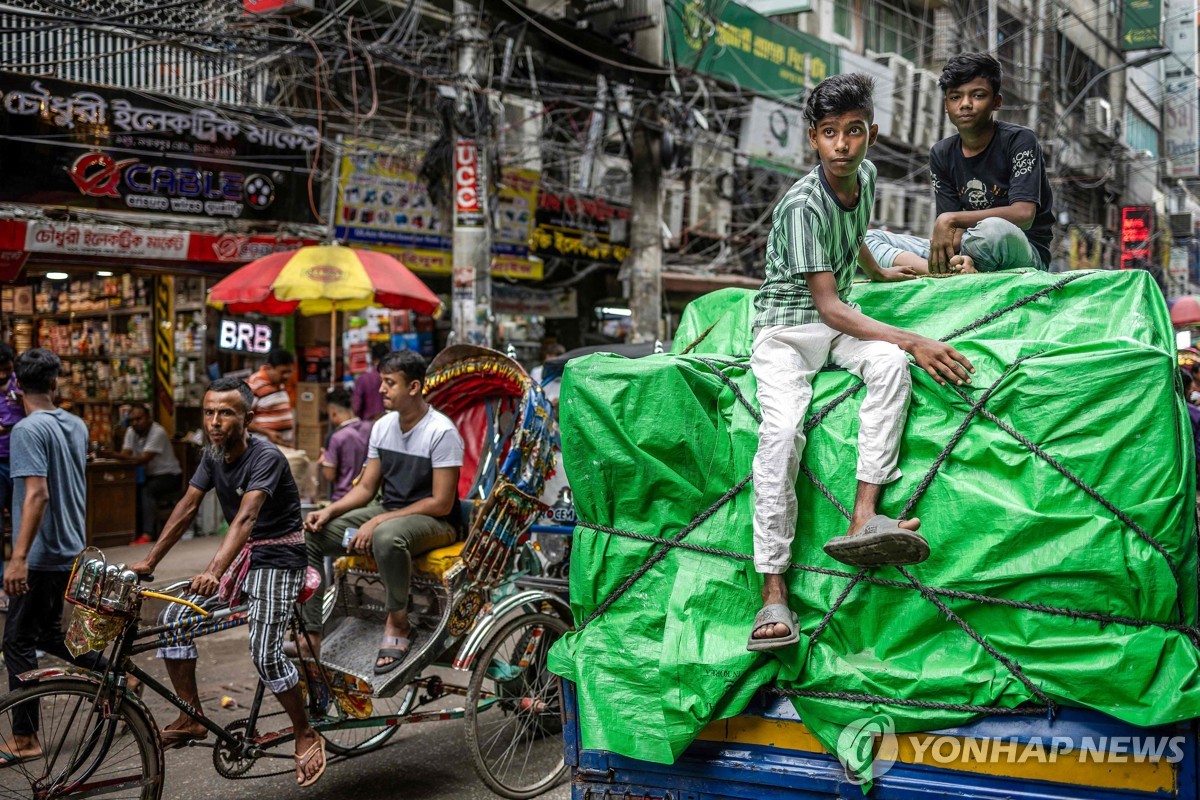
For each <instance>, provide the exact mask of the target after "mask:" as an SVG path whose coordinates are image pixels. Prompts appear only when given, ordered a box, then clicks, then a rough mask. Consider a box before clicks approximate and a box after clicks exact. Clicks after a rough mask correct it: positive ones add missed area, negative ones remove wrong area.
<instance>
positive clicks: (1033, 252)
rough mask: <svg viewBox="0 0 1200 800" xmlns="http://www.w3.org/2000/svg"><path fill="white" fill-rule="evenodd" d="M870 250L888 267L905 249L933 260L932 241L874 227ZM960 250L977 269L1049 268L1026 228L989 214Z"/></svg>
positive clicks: (868, 240) (970, 231)
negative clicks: (1031, 241)
mask: <svg viewBox="0 0 1200 800" xmlns="http://www.w3.org/2000/svg"><path fill="white" fill-rule="evenodd" d="M864 242H866V245H867V249H868V250H870V251H871V255H873V256H874V257H875V261H876V262H877V263H878V264H879V266H881V267H883V268H884V269H890V268H891V267H892V266H893V265H894V264H895V263H896V256H898V255H900V253H902V252H906V253H914V254H915V255H918V256H920V257H921V258H923V259H925V260H926V261H928V260H929V240H928V239H922V238H921V237H920V236H910V235H908V234H905V233H890V232H888V231H878V230H870V231H867V235H866V237H865V238H864ZM959 252H960V253H962V254H963V255H966V256H970V257H971V260H972V261H974V262H975V269H977V270H979V271H980V272H995V271H997V270H1001V269H1029V268H1031V267H1032V268H1033V269H1041V270H1044V269H1046V265H1045V264H1043V263H1042V257H1041V256H1040V255H1038V251H1037V249H1036V248H1035V247H1034V246H1033V245H1032V244H1030V243H1029V239H1028V237H1026V236H1025V231H1023V230H1021V229H1020V228H1018V227H1017V226H1016V225H1014V224H1012V223H1011V222H1009V221H1008V220H1006V219H1000V218H999V217H988V218H987V219H985V220H983V221H982V222H979V223H977V224H976V225H974V226H973V227H970V228H967V230H966V232H965V233H963V238H962V247H961V248H960V249H959Z"/></svg>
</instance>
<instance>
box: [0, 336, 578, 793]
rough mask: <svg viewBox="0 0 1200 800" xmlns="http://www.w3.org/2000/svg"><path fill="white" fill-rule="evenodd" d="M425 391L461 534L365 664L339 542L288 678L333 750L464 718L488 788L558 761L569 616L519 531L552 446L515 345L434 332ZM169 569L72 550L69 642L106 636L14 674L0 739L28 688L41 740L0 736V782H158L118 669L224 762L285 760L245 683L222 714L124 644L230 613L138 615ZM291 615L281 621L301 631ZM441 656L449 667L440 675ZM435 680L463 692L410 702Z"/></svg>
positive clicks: (153, 639) (371, 577)
mask: <svg viewBox="0 0 1200 800" xmlns="http://www.w3.org/2000/svg"><path fill="white" fill-rule="evenodd" d="M425 391H426V393H427V397H428V400H429V402H430V404H431V405H433V406H434V407H435V408H437V409H438V410H440V411H442V412H443V413H445V414H446V415H447V416H449V417H450V418H451V419H452V420H454V422H455V424H456V425H457V426H458V427H459V430H460V431H461V433H462V434H463V438H464V442H465V444H466V454H465V461H464V467H463V470H462V480H461V482H460V484H459V495H460V497H461V498H462V500H463V503H462V505H463V507H464V518H465V521H466V523H467V524H466V530H467V531H468V533H467V535H466V539H465V541H464V542H460V543H458V544H454V545H451V546H449V547H444V548H440V549H438V550H434V551H432V552H430V553H427V554H425V555H423V556H421V557H419V558H417V559H415V560H414V578H413V582H412V594H411V606H410V614H411V619H412V623H413V624H414V625H415V626H416V627H417V628H418V630H420V631H421V633H422V634H423V635H422V636H421V637H419V639H418V644H417V646H415V647H414V649H413V651H412V652H411V653H409V654H408V656H407V657H406V658H405V660H404V662H403V664H402V665H401V666H400V667H399V668H398V669H396V670H394V671H393V672H392V673H389V674H388V675H386V676H377V675H375V674H374V670H373V663H374V658H375V655H374V647H373V643H374V642H376V641H377V640H378V638H379V633H380V630H381V627H382V623H383V587H382V583H381V581H380V577H379V574H378V572H377V571H376V569H375V564H374V562H373V560H372V559H371V558H370V557H368V556H346V557H343V558H340V559H338V560H337V561H336V563H335V565H334V574H335V580H334V581H333V583H332V585H331V588H330V589H329V590H328V591H327V593H326V596H325V597H324V598H323V602H324V609H325V611H326V616H327V618H328V622H329V624H328V625H327V629H329V628H331V627H332V630H331V631H330V633H329V634H328V635H327V636H326V637H325V639H324V643H323V647H322V652H321V658H320V661H319V662H318V661H314V660H311V659H305V660H304V661H303V662H302V663H301V666H302V667H303V668H302V669H301V671H300V673H301V683H302V686H303V687H304V690H305V694H306V698H307V703H308V706H309V709H310V714H311V716H312V718H313V720H314V726H315V727H316V729H317V730H318V731H319V732H320V733H321V735H322V736H324V737H325V739H326V747H327V752H328V753H329V754H330V757H331V761H332V763H336V758H337V757H338V756H342V757H347V756H354V755H357V754H361V753H366V752H370V751H373V750H376V749H378V748H380V747H382V746H384V745H385V744H387V742H388V741H389V740H390V739H391V738H392V737H393V736H394V735H395V733H396V731H397V730H399V728H400V727H401V726H404V725H410V724H414V723H417V722H426V721H434V720H445V719H465V722H466V726H465V729H466V741H467V744H468V747H469V749H470V750H471V752H472V755H473V761H474V766H475V768H476V771H477V772H478V774H479V776H480V778H481V779H482V780H483V781H484V783H486V784H487V785H488V787H489V788H490V789H492V790H493V791H495V792H496V793H498V794H500V795H502V796H504V797H509V798H529V797H535V796H537V795H538V794H541V793H542V792H544V791H546V790H547V789H549V788H550V787H552V786H554V785H555V784H556V783H558V782H559V781H561V780H562V779H563V778H564V777H565V775H566V767H565V765H564V763H563V744H562V717H561V698H560V688H559V682H558V681H557V679H555V678H554V677H553V676H552V675H551V674H550V673H549V672H548V671H547V670H546V668H545V660H546V653H547V651H548V650H549V647H550V645H551V644H553V642H554V641H556V640H557V639H558V638H559V637H560V636H561V635H562V634H563V633H564V632H565V631H566V630H567V629H568V625H569V624H570V623H569V620H570V612H569V607H568V605H567V602H566V601H565V599H564V598H563V597H562V596H561V595H560V594H559V593H558V592H556V591H554V590H555V589H557V588H559V584H558V583H556V582H554V581H551V582H549V583H546V582H545V580H546V574H547V572H546V570H547V567H553V566H554V565H553V564H547V561H546V559H545V555H544V554H542V555H541V556H536V555H535V553H536V550H537V541H536V536H534V537H532V538H531V534H530V527H531V525H532V523H533V521H534V519H535V517H536V516H537V515H538V514H539V513H541V512H542V510H543V506H542V504H541V503H540V502H539V500H538V497H539V496H540V495H541V493H542V490H543V486H544V484H545V480H546V477H547V475H548V474H549V473H550V472H551V470H552V469H553V465H554V461H555V459H554V449H555V445H554V443H555V439H554V436H553V429H552V409H551V407H550V404H549V403H548V402H547V401H546V399H545V396H544V394H543V393H542V390H541V388H540V387H538V386H537V385H535V384H534V383H533V382H532V381H531V380H530V379H529V376H528V375H527V374H526V373H525V371H524V369H522V368H521V366H520V365H519V364H518V363H517V362H516V361H514V360H513V359H512V358H509V357H508V356H505V355H504V354H502V353H499V352H496V351H494V350H489V349H485V348H480V347H474V346H469V345H460V346H454V347H450V348H447V349H446V350H444V351H443V352H442V353H441V354H439V355H438V356H437V358H435V359H434V360H433V362H432V363H431V364H430V368H429V372H428V375H427V379H426V386H425ZM186 586H187V582H182V583H178V584H174V585H172V586H167V587H162V588H160V589H157V590H150V589H145V588H142V587H140V586H137V585H136V576H133V575H132V573H127V572H122V568H121V567H120V566H118V565H111V566H110V565H108V564H107V562H106V561H105V560H104V557H103V554H101V553H100V552H99V551H97V550H95V549H94V548H89V550H85V551H84V553H82V554H81V555H80V557H79V559H78V560H77V561H76V565H75V570H74V572H73V573H72V578H71V582H70V585H69V588H68V592H67V600H68V601H69V602H70V603H71V604H72V606H73V609H72V622H71V625H70V627H69V629H68V634H67V640H68V641H67V643H68V647H70V648H71V649H72V652H74V653H76V654H80V653H84V652H87V651H89V650H97V651H103V650H104V649H105V648H108V649H109V652H108V657H107V666H106V667H105V668H104V669H103V670H98V671H93V670H87V669H83V668H80V667H75V666H68V667H52V668H47V669H40V670H37V671H35V672H32V673H28V674H26V675H25V676H23V677H24V679H26V680H31V681H37V682H36V683H35V684H34V685H31V686H27V687H24V688H22V689H19V690H17V691H15V692H11V693H9V694H8V695H6V696H4V697H3V698H0V737H3V738H4V740H6V741H7V740H10V737H11V735H12V723H13V718H14V716H15V715H16V714H21V713H25V714H28V712H29V710H30V708H31V706H30V705H29V704H30V703H31V702H33V701H38V706H40V721H41V740H42V741H41V744H42V750H43V753H42V755H41V756H38V757H32V758H28V759H25V760H22V759H18V758H14V757H13V756H12V754H8V753H0V759H2V760H4V761H7V762H9V765H8V766H7V767H6V768H4V769H0V795H5V796H15V797H36V798H58V797H91V796H98V795H101V794H102V795H104V796H105V797H106V798H123V797H131V798H141V800H157V798H159V797H160V796H161V793H162V784H163V769H164V766H163V747H162V742H161V741H160V739H159V736H158V734H157V731H158V726H157V725H156V724H155V721H154V719H153V717H152V716H151V714H150V711H149V710H148V709H147V707H146V705H145V704H144V703H143V701H142V699H141V697H139V696H137V695H136V694H134V693H132V692H130V691H129V690H128V688H127V681H126V676H127V675H133V676H135V677H137V678H138V679H140V680H141V681H143V683H144V685H145V686H146V687H148V689H149V690H150V691H153V692H155V693H157V694H159V695H161V696H162V697H164V698H165V699H166V700H167V701H168V702H170V703H171V704H172V705H174V706H175V707H177V708H179V709H180V710H182V711H183V712H185V713H187V714H189V715H191V716H192V717H193V718H195V719H196V720H197V721H198V722H200V723H201V724H203V725H204V726H205V727H206V728H208V730H209V731H210V732H211V733H213V734H214V735H215V737H216V740H215V744H208V743H206V742H198V743H192V744H191V746H210V747H212V749H213V765H214V767H215V768H216V770H217V772H218V773H219V774H220V775H222V776H223V777H225V778H230V779H236V778H251V777H265V776H266V775H278V774H281V773H283V772H287V773H290V772H291V771H292V770H291V769H290V768H287V769H283V770H281V769H280V767H281V766H287V763H286V762H283V763H281V762H280V761H279V760H277V759H288V761H289V762H290V758H291V747H290V743H291V741H292V735H291V731H290V730H289V729H283V730H272V729H271V725H270V723H268V720H269V719H270V718H271V717H278V716H281V715H282V711H272V712H270V713H268V711H267V710H266V709H264V707H263V703H262V700H263V696H264V687H263V686H262V684H261V683H260V684H259V685H258V688H257V691H256V693H255V696H254V700H253V701H252V703H251V704H250V708H249V714H248V716H247V717H246V718H244V719H240V720H238V721H236V722H233V723H231V724H229V725H226V726H223V727H222V726H220V725H218V724H216V723H215V722H213V721H212V720H209V719H208V718H206V717H203V716H200V715H199V714H198V713H197V712H196V711H195V710H194V709H192V708H191V707H190V706H188V704H187V703H185V702H184V701H183V700H181V699H180V698H179V697H178V696H176V695H175V694H174V693H173V692H172V691H171V690H170V689H169V688H168V687H167V686H164V685H163V684H162V683H160V682H159V681H158V680H156V679H155V678H154V677H153V676H151V675H149V674H147V673H146V672H145V671H144V670H143V669H141V668H140V667H139V666H138V665H137V664H135V663H134V662H133V660H132V658H131V656H133V655H135V654H137V653H142V652H146V651H148V650H152V649H155V648H157V647H159V646H160V645H164V644H170V643H172V642H175V641H178V640H179V639H180V638H182V637H184V636H187V637H191V638H194V637H197V636H203V635H206V634H209V633H214V632H216V631H219V630H226V629H228V628H232V627H236V626H238V625H241V624H244V623H245V607H244V606H243V607H237V608H224V609H221V610H218V611H215V612H212V613H211V614H205V613H204V612H203V611H202V610H201V609H199V608H196V609H195V613H193V614H187V615H184V616H183V619H181V620H180V621H179V622H178V623H177V624H175V625H162V624H145V623H143V621H142V620H141V617H142V613H141V612H142V606H143V601H144V600H145V599H146V598H155V599H158V600H162V601H165V602H175V603H181V602H185V601H183V600H181V599H180V598H178V597H175V596H173V594H172V593H173V592H177V591H180V590H182V589H185V588H186ZM294 616H295V619H294V620H293V623H292V624H293V626H294V628H295V632H296V635H298V636H303V635H304V632H303V630H302V629H301V628H302V623H301V622H300V620H299V615H298V614H297V615H294ZM447 671H449V674H450V675H449V677H447V675H446V673H447ZM456 674H461V675H462V676H463V677H462V679H461V680H454V677H453V676H455V675H456ZM449 695H461V696H464V698H465V700H464V702H463V704H462V705H461V706H458V707H454V708H450V709H446V708H441V707H439V708H436V709H434V710H426V711H422V710H419V709H420V708H421V707H423V706H428V705H431V704H434V703H438V701H442V700H443V698H445V697H447V696H449ZM440 705H442V704H441V703H439V706H440ZM38 706H34V707H33V708H37V707H38ZM284 724H286V723H284ZM6 756H7V757H6Z"/></svg>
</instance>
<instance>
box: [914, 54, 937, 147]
mask: <svg viewBox="0 0 1200 800" xmlns="http://www.w3.org/2000/svg"><path fill="white" fill-rule="evenodd" d="M937 82H938V76H937V74H936V73H933V72H930V71H929V70H926V69H922V70H917V72H916V79H915V81H914V83H915V88H916V92H917V95H916V98H915V99H914V101H913V106H914V108H913V127H912V137H911V138H910V139H909V141H910V142H911V143H912V146H913V147H915V148H917V149H918V150H928V149H929V148H930V147H932V146H933V143H934V142H936V141H938V140H939V139H941V138H942V119H943V117H944V116H945V115H944V114H943V113H942V102H941V99H942V93H941V91H940V90H939V89H938V85H937Z"/></svg>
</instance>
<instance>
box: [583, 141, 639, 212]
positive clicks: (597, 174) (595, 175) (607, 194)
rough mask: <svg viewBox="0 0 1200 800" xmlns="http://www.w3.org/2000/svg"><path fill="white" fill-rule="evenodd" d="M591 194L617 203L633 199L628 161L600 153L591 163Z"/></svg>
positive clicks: (631, 176) (631, 178)
mask: <svg viewBox="0 0 1200 800" xmlns="http://www.w3.org/2000/svg"><path fill="white" fill-rule="evenodd" d="M591 192H592V194H596V195H599V196H600V197H603V198H606V199H608V200H612V201H615V202H618V203H628V202H629V201H630V199H631V198H632V197H633V173H632V170H631V168H630V166H629V159H628V158H624V157H622V156H610V155H608V154H607V153H600V154H599V155H597V156H596V158H595V160H594V161H593V162H592V186H591Z"/></svg>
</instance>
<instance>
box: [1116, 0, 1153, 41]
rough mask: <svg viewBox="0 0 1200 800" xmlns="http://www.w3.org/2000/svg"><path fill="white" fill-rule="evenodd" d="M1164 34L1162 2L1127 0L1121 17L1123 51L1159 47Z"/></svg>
mask: <svg viewBox="0 0 1200 800" xmlns="http://www.w3.org/2000/svg"><path fill="white" fill-rule="evenodd" d="M1161 33H1162V0H1125V13H1123V14H1122V15H1121V49H1122V50H1148V49H1152V48H1155V47H1158V45H1159V42H1160V41H1161Z"/></svg>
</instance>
